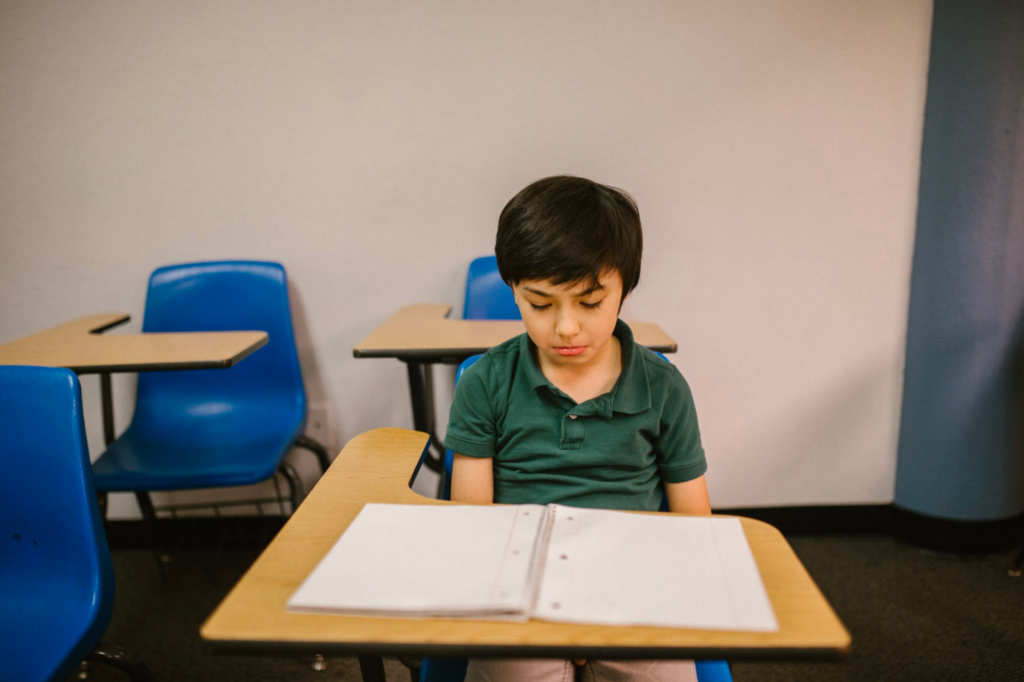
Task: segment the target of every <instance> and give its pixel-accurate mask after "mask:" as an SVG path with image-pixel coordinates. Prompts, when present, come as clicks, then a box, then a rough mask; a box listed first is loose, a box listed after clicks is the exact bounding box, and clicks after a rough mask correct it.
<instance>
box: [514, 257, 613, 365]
mask: <svg viewBox="0 0 1024 682" xmlns="http://www.w3.org/2000/svg"><path fill="white" fill-rule="evenodd" d="M512 291H513V293H514V294H515V297H516V304H517V305H518V306H519V311H520V312H521V313H522V315H523V323H524V324H525V325H526V333H527V334H529V335H530V339H531V340H532V341H533V342H534V343H535V344H536V345H537V352H538V353H539V354H541V355H542V358H538V359H539V360H540V361H541V362H542V363H544V364H552V365H561V366H581V365H586V364H588V363H589V362H591V361H592V360H594V359H595V358H596V357H598V356H599V355H600V354H601V352H602V349H603V350H604V352H608V348H610V347H611V346H609V347H606V344H607V342H608V340H609V339H610V338H611V337H612V332H613V331H614V330H615V321H616V320H617V319H618V317H619V308H620V307H621V304H622V276H621V275H619V272H618V270H606V271H604V272H602V273H601V275H600V277H599V278H598V286H596V287H595V286H593V285H592V284H591V283H589V282H588V283H584V284H577V285H574V286H569V287H566V286H565V285H556V284H552V283H551V282H550V281H547V280H525V281H522V282H518V283H517V284H515V285H513V287H512Z"/></svg>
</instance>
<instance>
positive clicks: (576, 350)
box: [555, 346, 587, 356]
mask: <svg viewBox="0 0 1024 682" xmlns="http://www.w3.org/2000/svg"><path fill="white" fill-rule="evenodd" d="M586 349H587V347H586V346H555V352H556V353H558V354H559V355H564V356H571V355H579V354H580V353H582V352H583V351H585V350H586Z"/></svg>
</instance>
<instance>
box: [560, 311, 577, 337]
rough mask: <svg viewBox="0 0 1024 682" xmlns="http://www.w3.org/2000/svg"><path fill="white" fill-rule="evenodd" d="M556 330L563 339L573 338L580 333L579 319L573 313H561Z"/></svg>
mask: <svg viewBox="0 0 1024 682" xmlns="http://www.w3.org/2000/svg"><path fill="white" fill-rule="evenodd" d="M555 332H556V333H557V334H558V335H559V336H561V337H562V338H563V339H571V338H572V337H574V336H576V335H577V334H579V333H580V323H579V320H577V319H576V316H575V315H573V314H571V313H567V314H563V315H560V316H559V318H558V323H557V325H556V326H555Z"/></svg>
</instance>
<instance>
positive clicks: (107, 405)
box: [0, 313, 267, 445]
mask: <svg viewBox="0 0 1024 682" xmlns="http://www.w3.org/2000/svg"><path fill="white" fill-rule="evenodd" d="M129 319H131V316H130V315H128V314H127V313H103V314H99V315H89V316H88V317H80V318H78V319H77V320H72V321H71V322H66V323H64V324H61V325H58V326H56V327H51V328H50V329H47V330H45V331H41V332H39V333H37V334H32V335H31V336H25V337H23V338H20V339H18V340H16V341H11V342H10V343H5V344H3V345H0V365H38V366H43V367H65V368H67V369H70V370H71V371H73V372H74V373H75V374H99V375H100V390H101V392H102V399H103V436H104V440H105V441H106V444H107V445H110V444H111V443H112V442H114V412H113V396H112V394H111V391H110V375H111V373H113V372H155V371H162V370H183V369H224V368H227V367H231V366H232V365H234V364H235V363H237V362H239V361H240V360H242V359H243V358H245V357H247V356H248V355H250V354H251V353H253V352H254V351H256V350H257V349H259V348H262V347H263V346H264V345H266V343H267V333H266V332H262V331H242V332H179V333H160V334H116V335H111V336H107V335H105V334H103V332H105V331H107V330H108V329H112V328H113V327H116V326H118V325H120V324H124V323H125V322H127V321H128V320H129Z"/></svg>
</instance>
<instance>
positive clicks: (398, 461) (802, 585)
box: [200, 428, 850, 659]
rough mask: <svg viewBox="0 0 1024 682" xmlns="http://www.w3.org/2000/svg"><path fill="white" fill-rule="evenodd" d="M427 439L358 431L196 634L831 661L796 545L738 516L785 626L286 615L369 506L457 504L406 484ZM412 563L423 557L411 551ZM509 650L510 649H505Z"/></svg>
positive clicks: (819, 602)
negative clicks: (750, 628)
mask: <svg viewBox="0 0 1024 682" xmlns="http://www.w3.org/2000/svg"><path fill="white" fill-rule="evenodd" d="M426 447H427V435H426V434H423V433H418V432H415V431H407V430H405V429H394V428H388V429H376V430H374V431H368V432H367V433H364V434H362V435H360V436H357V437H355V438H353V439H352V440H351V441H350V442H349V443H348V445H346V446H345V449H344V450H343V451H342V453H341V454H340V455H339V456H338V458H337V459H336V460H335V462H334V464H333V465H332V466H331V468H330V469H329V470H328V471H327V473H326V474H325V475H324V477H323V478H322V479H321V480H320V482H319V483H317V485H316V487H315V488H314V489H313V491H312V493H310V495H309V497H308V498H307V499H306V501H305V502H303V503H302V505H301V506H300V507H299V509H298V511H296V512H295V514H294V515H293V516H292V517H291V519H290V520H289V521H288V523H287V524H286V525H285V527H284V528H283V529H282V530H281V532H280V533H279V534H278V535H277V537H276V538H274V540H273V542H271V544H270V546H268V547H267V549H266V550H265V551H264V552H263V554H262V555H260V557H259V558H258V559H257V560H256V563H255V564H253V566H252V567H251V568H250V569H249V570H248V572H247V573H246V574H245V575H244V576H243V577H242V579H241V581H239V583H238V584H237V585H236V586H235V587H234V589H233V590H232V591H231V592H230V593H229V594H228V596H227V597H226V598H225V599H224V601H223V602H221V604H220V606H218V607H217V610H216V611H214V613H213V614H212V615H211V616H210V617H209V618H208V619H207V621H206V623H205V624H204V625H203V627H202V629H201V630H200V634H201V635H202V637H203V639H204V640H205V641H206V642H207V643H208V644H210V645H212V646H213V647H214V648H216V649H217V650H223V651H248V652H250V653H256V652H265V653H266V652H271V651H277V652H281V651H294V652H300V651H304V652H307V653H348V654H351V653H360V654H365V655H374V654H379V655H405V654H411V655H433V656H439V657H443V656H445V655H447V656H449V657H462V656H466V655H479V656H483V655H488V654H490V655H498V654H500V655H504V656H575V657H604V658H690V657H696V658H730V659H732V658H784V657H790V658H831V657H835V656H837V655H839V654H843V653H845V652H846V651H847V650H848V649H849V647H850V635H849V633H847V631H846V629H845V628H844V627H843V625H842V623H841V622H840V621H839V619H838V618H837V617H836V614H835V613H834V612H833V611H832V609H831V607H830V606H829V605H828V602H826V601H825V598H824V597H823V596H822V594H821V592H819V590H818V588H817V586H816V585H815V584H814V581H813V580H811V578H810V576H809V575H808V574H807V571H806V570H805V569H804V567H803V565H802V564H801V563H800V561H799V559H797V557H796V555H795V554H794V553H793V550H792V549H791V548H790V547H789V544H788V543H787V542H786V540H785V539H784V538H783V537H782V535H781V534H780V533H779V531H777V530H776V529H775V528H773V527H772V526H769V525H768V524H765V523H762V522H760V521H755V520H753V519H741V521H742V523H743V529H744V531H745V532H746V534H747V538H748V540H749V542H750V546H751V549H752V550H753V553H754V557H755V559H756V560H757V564H758V567H759V568H760V571H761V575H762V578H763V580H764V584H765V587H766V589H767V591H768V595H769V598H770V599H771V602H772V606H773V607H774V609H775V615H776V618H777V619H778V621H779V626H780V629H779V631H778V632H772V633H765V632H724V631H714V630H682V629H672V628H650V627H609V626H594V625H579V624H566V623H548V622H544V621H536V620H534V621H530V622H528V623H503V622H495V621H477V620H443V619H400V618H369V617H358V616H343V615H325V614H304V613H290V612H288V611H286V610H285V604H286V602H287V600H288V598H289V597H290V596H291V595H292V593H293V592H294V591H295V590H296V589H297V588H298V586H299V584H300V583H301V582H302V581H303V580H304V579H305V578H306V576H307V575H308V574H309V572H310V571H311V570H313V568H314V567H315V566H316V564H317V563H318V562H319V561H320V559H321V558H323V556H324V555H325V554H326V553H327V551H328V550H329V549H330V548H331V547H332V546H333V545H334V543H335V542H336V541H337V539H338V538H339V537H340V536H341V534H342V532H343V531H344V530H345V528H347V527H348V525H349V524H350V523H351V522H352V520H353V519H354V518H355V517H356V515H357V514H358V513H359V511H360V510H361V509H362V507H363V505H364V504H365V503H367V502H388V503H399V504H402V503H404V504H423V505H429V504H452V503H451V502H442V501H439V500H432V499H427V498H424V497H421V496H419V495H417V494H416V493H414V492H413V491H412V490H410V489H409V487H408V482H409V478H410V476H411V474H412V471H413V468H414V466H415V464H416V462H417V460H418V458H419V456H420V454H421V453H422V452H423V450H424V448H426ZM409 560H410V561H415V560H416V557H409ZM510 647H511V648H510Z"/></svg>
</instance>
